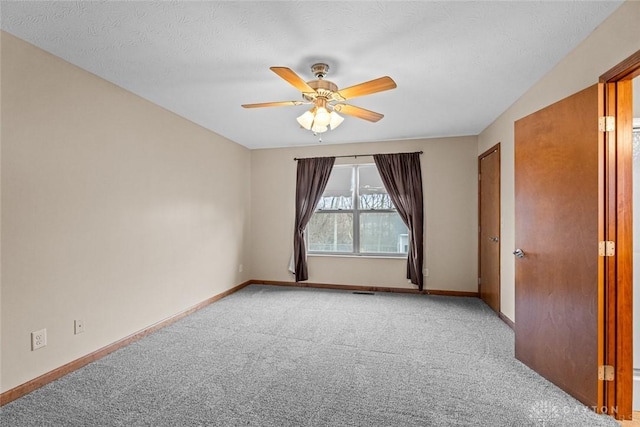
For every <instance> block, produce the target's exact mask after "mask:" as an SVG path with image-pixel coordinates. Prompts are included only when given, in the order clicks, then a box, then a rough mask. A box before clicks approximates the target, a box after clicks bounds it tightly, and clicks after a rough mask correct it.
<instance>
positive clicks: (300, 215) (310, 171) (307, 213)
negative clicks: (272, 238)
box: [293, 157, 336, 282]
mask: <svg viewBox="0 0 640 427" xmlns="http://www.w3.org/2000/svg"><path fill="white" fill-rule="evenodd" d="M335 161H336V158H335V157H317V158H311V159H298V172H297V177H296V225H295V230H294V235H293V261H294V266H295V275H296V282H300V281H302V280H307V279H308V278H309V272H308V269H307V249H306V247H305V243H304V230H305V228H307V224H308V223H309V220H310V219H311V216H312V215H313V212H314V211H315V210H316V206H318V202H319V201H320V197H322V193H323V192H324V189H325V187H326V186H327V182H328V181H329V175H331V169H332V168H333V164H334V163H335Z"/></svg>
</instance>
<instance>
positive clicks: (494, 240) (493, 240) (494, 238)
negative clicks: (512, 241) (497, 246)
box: [489, 237, 499, 243]
mask: <svg viewBox="0 0 640 427" xmlns="http://www.w3.org/2000/svg"><path fill="white" fill-rule="evenodd" d="M489 240H491V241H492V242H496V243H498V240H499V239H498V237H489Z"/></svg>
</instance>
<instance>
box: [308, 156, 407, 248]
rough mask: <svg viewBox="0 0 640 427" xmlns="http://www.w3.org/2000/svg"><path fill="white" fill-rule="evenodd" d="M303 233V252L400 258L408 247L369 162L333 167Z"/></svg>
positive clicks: (402, 228)
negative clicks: (304, 244)
mask: <svg viewBox="0 0 640 427" xmlns="http://www.w3.org/2000/svg"><path fill="white" fill-rule="evenodd" d="M306 234H307V243H308V244H307V247H308V248H309V253H329V254H351V255H386V256H401V255H405V254H406V253H407V250H408V246H409V238H408V236H409V234H408V231H407V226H406V225H405V224H404V222H403V221H402V219H401V218H400V216H399V215H398V212H397V211H396V209H395V206H394V205H393V202H392V201H391V198H390V197H389V194H387V191H386V190H385V188H384V185H383V184H382V179H381V178H380V174H379V173H378V168H377V167H376V165H374V164H365V165H338V166H334V167H333V169H332V171H331V177H330V178H329V182H328V183H327V187H326V189H325V191H324V193H323V194H322V198H321V199H320V202H319V203H318V206H317V208H316V211H315V213H314V214H313V217H311V221H309V225H307V233H306Z"/></svg>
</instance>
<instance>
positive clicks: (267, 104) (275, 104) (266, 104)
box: [242, 101, 303, 108]
mask: <svg viewBox="0 0 640 427" xmlns="http://www.w3.org/2000/svg"><path fill="white" fill-rule="evenodd" d="M302 104H303V102H302V101H280V102H263V103H260V104H242V106H243V107H244V108H259V107H282V106H285V105H302Z"/></svg>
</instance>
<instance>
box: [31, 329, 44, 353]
mask: <svg viewBox="0 0 640 427" xmlns="http://www.w3.org/2000/svg"><path fill="white" fill-rule="evenodd" d="M45 345H47V329H46V328H45V329H40V330H39V331H33V332H31V351H34V350H37V349H39V348H42V347H44V346H45Z"/></svg>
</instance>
